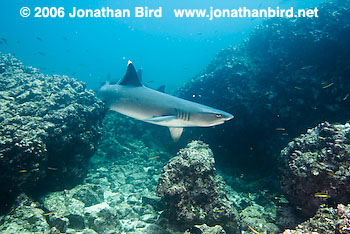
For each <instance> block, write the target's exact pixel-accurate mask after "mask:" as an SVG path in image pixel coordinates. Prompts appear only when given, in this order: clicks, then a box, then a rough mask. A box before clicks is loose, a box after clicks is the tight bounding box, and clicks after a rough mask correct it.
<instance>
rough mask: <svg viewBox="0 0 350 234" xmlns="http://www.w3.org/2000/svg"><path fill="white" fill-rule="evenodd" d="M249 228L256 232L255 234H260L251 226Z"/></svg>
mask: <svg viewBox="0 0 350 234" xmlns="http://www.w3.org/2000/svg"><path fill="white" fill-rule="evenodd" d="M248 228H249V229H250V230H251V231H252V232H254V233H255V234H260V232H258V231H257V230H255V229H254V228H252V227H251V226H249V225H248Z"/></svg>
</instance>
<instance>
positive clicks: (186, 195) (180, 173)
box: [157, 141, 238, 233]
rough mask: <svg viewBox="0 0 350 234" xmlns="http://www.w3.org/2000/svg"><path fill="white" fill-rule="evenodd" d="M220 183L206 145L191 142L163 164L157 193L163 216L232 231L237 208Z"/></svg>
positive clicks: (181, 222)
mask: <svg viewBox="0 0 350 234" xmlns="http://www.w3.org/2000/svg"><path fill="white" fill-rule="evenodd" d="M223 185H224V182H223V180H222V178H221V177H220V176H219V175H217V174H216V170H215V167H214V157H213V153H212V151H211V150H210V149H209V147H208V145H206V144H204V143H203V142H201V141H192V142H191V143H189V144H188V145H187V147H186V148H184V149H181V150H180V151H179V152H178V154H177V156H175V157H173V158H172V159H171V160H170V161H169V162H168V163H167V164H166V165H165V166H164V167H163V170H162V175H161V177H160V179H159V182H158V187H157V195H158V196H159V197H161V198H162V200H163V201H164V203H165V210H164V213H163V215H164V217H166V218H167V219H169V222H175V223H178V224H185V225H189V226H191V225H194V224H208V225H221V226H223V227H224V228H225V230H226V229H227V230H229V231H228V232H229V233H235V232H236V231H237V229H238V224H237V211H236V209H235V208H234V207H233V204H232V203H231V202H230V201H229V200H228V199H227V197H226V195H225V191H224V186H223Z"/></svg>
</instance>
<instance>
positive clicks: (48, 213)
mask: <svg viewBox="0 0 350 234" xmlns="http://www.w3.org/2000/svg"><path fill="white" fill-rule="evenodd" d="M53 213H55V211H51V212H47V213H45V214H44V215H45V216H47V215H50V214H53Z"/></svg>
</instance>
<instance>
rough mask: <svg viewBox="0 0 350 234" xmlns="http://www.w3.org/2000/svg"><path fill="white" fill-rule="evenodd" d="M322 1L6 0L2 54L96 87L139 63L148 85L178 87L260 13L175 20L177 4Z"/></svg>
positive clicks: (218, 5) (216, 5) (249, 26)
mask: <svg viewBox="0 0 350 234" xmlns="http://www.w3.org/2000/svg"><path fill="white" fill-rule="evenodd" d="M319 2H321V1H293V2H288V1H269V2H262V1H253V0H250V1H235V2H231V1H220V2H212V1H190V2H188V1H176V2H163V1H142V2H133V1H118V2H115V1H84V2H81V1H77V2H71V1H51V2H49V3H48V2H46V1H29V2H22V1H11V2H7V3H6V4H5V3H2V5H1V6H2V7H1V16H0V17H1V22H2V26H1V28H2V30H1V37H3V38H6V39H7V41H8V43H7V45H2V48H1V50H2V51H3V52H10V53H13V54H15V55H16V56H17V57H18V58H19V59H21V60H22V61H23V62H25V63H27V64H31V65H32V66H34V67H37V68H39V69H40V70H41V71H42V72H43V73H45V74H62V75H63V74H65V75H69V76H72V77H75V78H77V79H78V80H82V81H84V82H86V83H87V84H88V86H89V87H91V88H94V87H96V86H98V85H99V82H100V81H105V80H106V78H107V76H108V74H110V76H111V77H112V78H114V79H120V78H121V77H122V76H123V75H124V73H125V66H126V64H127V61H128V60H132V61H133V62H134V64H135V66H137V67H139V68H143V71H144V77H145V81H146V82H150V83H149V84H150V86H154V87H157V86H160V85H163V84H165V85H167V86H168V87H169V88H170V90H173V89H175V88H178V87H180V86H181V84H183V83H184V82H186V81H187V80H189V79H191V78H192V77H193V76H194V75H196V74H198V73H200V72H201V71H202V70H203V69H204V68H205V67H206V66H207V65H208V64H209V62H210V61H211V59H212V58H213V57H214V56H215V55H216V54H217V53H218V52H219V51H220V50H221V49H224V48H227V47H228V46H230V45H237V44H239V43H240V42H242V40H243V39H245V38H247V37H248V35H249V32H250V31H251V30H252V29H253V28H254V27H255V26H256V25H258V24H259V23H261V21H262V19H261V18H256V19H252V18H241V19H237V18H236V19H214V20H212V21H209V20H208V19H206V18H205V19H203V18H191V19H178V18H175V17H174V14H173V10H174V9H178V8H203V9H205V8H208V9H209V7H210V6H213V7H214V8H230V9H231V8H238V7H243V6H246V7H247V8H259V7H260V8H263V7H268V6H270V7H273V8H274V7H276V6H280V7H286V8H287V7H290V6H293V7H295V8H303V7H310V8H311V7H315V6H317V4H318V3H319ZM45 6H46V7H64V8H65V12H66V14H68V12H70V11H71V9H72V8H73V7H77V8H83V9H89V8H90V9H91V8H93V9H95V8H102V7H107V6H108V7H110V8H120V9H124V8H127V9H133V8H134V7H137V6H141V7H142V6H148V7H149V8H152V7H153V8H158V7H162V8H163V17H162V18H134V17H130V18H124V19H120V18H117V19H115V18H114V19H113V18H68V17H64V18H34V17H28V18H22V17H21V16H20V14H19V11H20V9H21V7H29V8H30V9H32V8H33V9H32V14H34V13H33V12H34V8H35V7H45Z"/></svg>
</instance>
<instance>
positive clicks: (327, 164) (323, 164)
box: [318, 162, 337, 169]
mask: <svg viewBox="0 0 350 234" xmlns="http://www.w3.org/2000/svg"><path fill="white" fill-rule="evenodd" d="M318 164H320V165H322V166H325V167H327V168H331V169H335V168H337V166H336V165H334V164H332V163H329V162H318Z"/></svg>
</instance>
